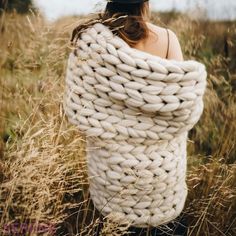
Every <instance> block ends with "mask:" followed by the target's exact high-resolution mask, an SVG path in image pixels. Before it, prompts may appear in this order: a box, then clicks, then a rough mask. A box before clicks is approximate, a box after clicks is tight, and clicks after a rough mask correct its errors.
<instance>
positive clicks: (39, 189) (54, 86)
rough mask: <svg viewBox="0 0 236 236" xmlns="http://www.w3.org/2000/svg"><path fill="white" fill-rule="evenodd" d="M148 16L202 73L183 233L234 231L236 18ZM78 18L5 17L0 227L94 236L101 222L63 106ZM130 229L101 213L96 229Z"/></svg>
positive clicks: (0, 60)
mask: <svg viewBox="0 0 236 236" xmlns="http://www.w3.org/2000/svg"><path fill="white" fill-rule="evenodd" d="M152 21H154V22H155V23H157V24H161V25H163V24H166V25H168V27H169V28H171V29H172V30H174V31H175V32H176V33H177V35H178V36H179V38H180V41H181V45H182V48H183V52H184V55H185V59H197V60H199V61H202V62H203V63H204V64H205V65H206V66H207V70H208V87H207V91H206V95H205V97H204V100H205V110H204V113H203V115H202V117H201V120H200V122H199V123H198V124H197V126H196V127H195V128H194V129H193V130H191V132H190V134H189V138H190V141H189V142H188V154H189V155H188V176H187V181H188V188H189V194H188V199H187V202H186V206H185V209H184V211H183V212H184V215H185V216H186V218H187V220H188V222H189V232H188V235H191V236H211V235H212V236H217V235H227V236H233V235H236V227H235V225H236V223H235V222H236V221H235V220H236V205H235V203H236V197H235V196H236V194H235V182H236V177H235V173H236V172H235V171H236V165H235V159H236V158H235V155H236V149H235V141H236V135H235V133H236V122H235V120H236V119H235V118H236V114H235V113H236V101H235V88H236V62H235V56H236V45H235V43H236V37H235V35H236V34H235V33H236V23H235V22H224V23H221V22H215V23H213V22H199V21H198V22H197V21H191V20H190V19H188V18H186V16H184V15H176V14H172V13H171V14H168V15H156V14H155V15H153V18H152ZM79 22H80V19H78V18H73V17H71V18H64V19H61V20H59V21H57V22H55V23H52V24H49V23H47V22H45V21H44V19H43V18H42V17H40V16H38V15H35V13H32V14H29V15H23V16H20V15H16V14H3V15H1V21H0V27H1V28H0V30H1V33H0V34H1V35H0V36H1V37H0V69H1V70H0V86H1V101H0V105H1V109H0V117H1V126H0V133H1V141H0V142H1V144H0V181H1V184H0V228H1V229H3V228H4V227H6V225H10V223H12V222H15V223H17V222H18V223H20V222H27V223H28V224H35V225H36V226H37V225H40V224H42V223H45V224H53V225H54V226H55V227H56V235H92V234H93V233H92V231H93V229H94V228H95V227H96V225H97V224H98V222H99V212H97V210H96V209H94V206H93V204H92V202H91V200H90V198H89V194H88V176H87V173H86V158H85V141H86V137H83V136H81V135H80V134H79V133H78V131H77V129H76V128H75V127H74V126H72V125H70V124H68V122H67V120H66V118H65V115H64V113H63V109H62V96H63V87H64V76H65V68H66V61H67V56H68V53H69V38H70V33H71V30H72V29H73V27H74V26H76V25H77V24H78V23H79ZM126 229H127V228H123V229H121V228H120V226H119V225H116V224H115V223H114V222H111V221H110V220H109V219H107V221H106V223H105V225H104V228H103V230H102V232H101V235H122V233H121V231H122V230H123V231H125V230H126ZM1 234H2V233H1ZM28 235H38V234H37V233H33V232H32V233H29V234H28ZM43 235H50V233H49V232H48V233H47V232H45V233H44V234H43Z"/></svg>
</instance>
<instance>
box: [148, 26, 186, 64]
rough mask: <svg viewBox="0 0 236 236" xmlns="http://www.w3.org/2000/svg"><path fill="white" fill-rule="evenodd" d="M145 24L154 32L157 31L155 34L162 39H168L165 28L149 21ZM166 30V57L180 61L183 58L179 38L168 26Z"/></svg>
mask: <svg viewBox="0 0 236 236" xmlns="http://www.w3.org/2000/svg"><path fill="white" fill-rule="evenodd" d="M147 26H148V28H149V29H150V30H151V31H154V32H155V33H157V35H159V36H160V38H162V39H163V40H164V39H166V40H168V38H167V31H166V30H167V29H166V28H163V27H160V26H158V25H154V24H152V23H150V22H147ZM168 32H169V53H168V59H173V60H180V61H182V60H183V53H182V49H181V46H180V42H179V39H178V37H177V35H176V33H175V32H174V31H173V30H171V29H169V28H168Z"/></svg>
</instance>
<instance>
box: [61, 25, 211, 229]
mask: <svg viewBox="0 0 236 236" xmlns="http://www.w3.org/2000/svg"><path fill="white" fill-rule="evenodd" d="M206 76H207V73H206V69H205V66H204V65H203V64H201V63H199V62H196V61H193V60H188V61H182V62H180V61H174V60H166V59H163V58H160V57H157V56H154V55H151V54H148V53H145V52H142V51H140V50H138V49H134V48H131V47H130V46H129V45H128V44H127V43H126V42H125V41H124V40H122V39H121V38H119V37H118V36H117V35H115V34H114V33H113V32H112V31H111V30H110V29H109V28H108V27H107V26H105V25H104V24H102V23H95V24H94V25H92V26H90V27H89V28H87V29H85V30H84V31H83V33H82V34H81V35H80V37H79V39H78V41H77V43H76V47H75V49H74V50H73V52H71V53H70V56H69V59H68V64H67V72H66V84H65V88H66V89H65V96H64V102H63V106H64V110H65V113H66V116H67V117H68V120H69V122H71V123H73V124H75V125H76V126H78V130H79V131H80V132H82V133H84V134H85V135H86V143H87V144H86V147H87V148H86V156H87V159H86V160H87V167H88V169H87V171H88V175H89V191H90V196H91V199H92V201H93V203H94V205H95V207H96V208H97V209H98V210H99V211H100V212H101V213H102V215H104V216H107V215H108V214H109V215H110V216H113V217H114V220H117V219H118V220H119V222H120V223H129V224H130V225H133V226H136V227H148V226H158V225H161V224H163V223H167V222H169V221H171V220H173V219H175V218H176V217H177V216H178V215H180V213H181V211H182V210H183V207H184V204H185V201H186V196H187V192H188V189H187V185H186V160H187V159H186V144H187V139H188V131H189V130H190V129H192V128H193V126H194V125H195V124H196V123H197V122H198V121H199V119H200V117H201V114H202V112H203V108H204V104H203V95H204V93H205V89H206Z"/></svg>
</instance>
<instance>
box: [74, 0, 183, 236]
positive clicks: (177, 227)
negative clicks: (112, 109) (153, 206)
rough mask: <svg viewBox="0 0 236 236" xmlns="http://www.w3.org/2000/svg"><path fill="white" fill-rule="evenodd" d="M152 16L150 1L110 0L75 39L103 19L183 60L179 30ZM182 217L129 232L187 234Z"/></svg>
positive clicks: (151, 49) (125, 35)
mask: <svg viewBox="0 0 236 236" xmlns="http://www.w3.org/2000/svg"><path fill="white" fill-rule="evenodd" d="M122 16H123V17H122ZM149 16H150V12H149V1H148V0H110V1H109V2H108V3H107V5H106V9H105V12H104V13H102V14H100V15H99V16H98V18H97V19H95V20H94V19H93V20H90V21H88V22H86V23H85V24H82V25H79V26H78V27H77V28H75V29H74V31H73V34H72V39H71V41H72V42H73V41H75V39H76V38H78V37H79V35H80V34H81V32H82V30H83V29H85V28H86V27H88V26H90V25H92V24H94V23H95V22H97V21H101V22H102V23H103V24H105V25H107V26H109V28H110V29H112V31H113V32H115V33H116V34H117V35H118V36H120V37H121V38H122V39H123V40H125V41H126V42H127V43H128V44H129V45H130V46H131V47H134V48H136V49H139V50H142V51H144V52H147V53H150V54H153V55H156V56H159V57H161V58H166V59H173V60H179V61H182V60H183V55H182V51H181V47H180V44H179V41H178V38H177V37H176V35H175V33H174V32H173V31H171V30H170V29H166V28H162V27H160V26H156V25H154V24H152V23H150V22H149ZM181 217H182V216H179V217H178V218H179V219H177V220H176V221H178V220H179V221H182V222H179V223H176V221H175V223H173V222H170V223H169V224H166V227H164V228H163V227H162V229H163V230H161V229H157V228H152V229H151V228H148V229H147V228H136V227H130V228H129V231H131V232H133V233H130V235H186V231H187V228H186V223H185V222H183V219H181ZM101 226H102V222H101V223H100V225H99V227H98V228H97V229H96V233H95V235H99V233H100V232H101ZM163 231H165V232H163ZM147 232H149V234H147Z"/></svg>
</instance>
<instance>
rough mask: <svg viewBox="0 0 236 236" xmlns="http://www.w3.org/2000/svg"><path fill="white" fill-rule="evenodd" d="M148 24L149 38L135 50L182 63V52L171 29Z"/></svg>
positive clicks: (137, 45)
mask: <svg viewBox="0 0 236 236" xmlns="http://www.w3.org/2000/svg"><path fill="white" fill-rule="evenodd" d="M146 23H147V26H148V28H149V36H148V37H147V38H146V39H144V40H140V41H139V43H138V44H136V46H135V48H136V49H139V50H141V51H145V52H147V53H150V54H153V55H156V56H159V57H162V58H166V59H175V60H181V61H182V60H183V55H182V50H181V46H180V44H179V40H178V38H177V36H176V35H175V33H174V32H173V31H171V30H170V29H166V28H162V27H159V26H156V25H154V24H152V23H149V22H146Z"/></svg>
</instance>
